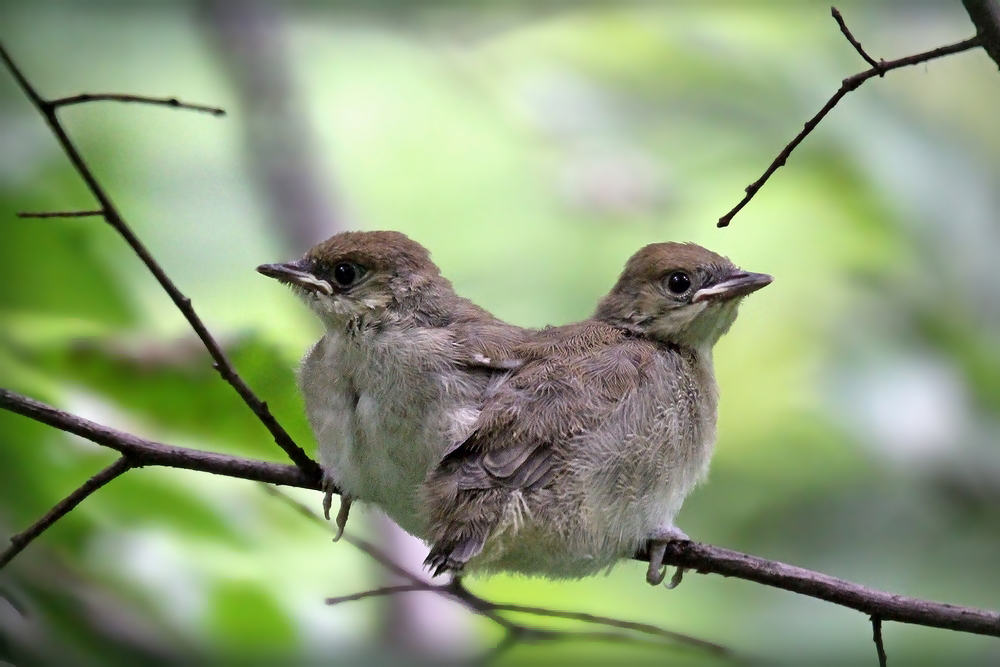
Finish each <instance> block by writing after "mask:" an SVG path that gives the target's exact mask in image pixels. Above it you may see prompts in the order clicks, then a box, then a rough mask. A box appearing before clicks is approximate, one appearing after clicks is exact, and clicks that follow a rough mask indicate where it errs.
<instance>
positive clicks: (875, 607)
mask: <svg viewBox="0 0 1000 667" xmlns="http://www.w3.org/2000/svg"><path fill="white" fill-rule="evenodd" d="M0 408H3V409H6V410H10V411H11V412H16V413H18V414H20V415H23V416H25V417H29V418H31V419H34V420H36V421H39V422H42V423H44V424H48V425H50V426H53V427H55V428H58V429H60V430H63V431H67V432H69V433H74V434H76V435H79V436H81V437H83V438H87V439H88V440H91V441H92V442H95V443H97V444H99V445H103V446H105V447H110V448H112V449H115V450H117V451H119V452H121V453H122V454H124V455H126V456H127V457H128V458H129V461H130V462H131V464H132V465H133V466H140V465H159V466H166V467H173V468H185V469H188V470H200V471H202V472H208V473H212V474H215V475H223V476H226V477H238V478H241V479H249V480H255V481H259V482H268V483H271V484H280V485H283V486H294V487H300V488H305V489H315V490H319V488H320V484H319V482H318V480H315V479H312V478H310V477H308V476H307V475H305V474H304V473H303V472H302V471H301V470H299V469H297V468H296V467H294V466H289V465H282V464H277V463H266V462H264V461H253V460H249V459H243V458H238V457H232V456H226V455H223V454H215V453H212V452H203V451H199V450H194V449H188V448H184V447H172V446H170V445H164V444H161V443H156V442H152V441H149V440H144V439H143V438H139V437H137V436H134V435H131V434H129V433H123V432H121V431H116V430H114V429H111V428H108V427H106V426H101V425H99V424H95V423H94V422H91V421H89V420H86V419H83V418H81V417H77V416H75V415H72V414H69V413H67V412H64V411H62V410H58V409H56V408H53V407H51V406H48V405H45V404H44V403H40V402H39V401H35V400H33V399H30V398H27V397H25V396H22V395H20V394H17V393H15V392H12V391H9V390H6V389H0ZM303 511H305V512H307V513H308V510H306V509H305V508H303ZM310 514H311V513H310ZM34 537H37V535H35V536H34ZM352 544H355V546H358V548H361V549H363V550H365V552H366V553H369V555H372V556H373V557H374V558H376V559H378V560H379V562H380V563H382V564H383V565H385V566H386V567H388V568H390V569H391V570H392V571H394V572H396V573H397V574H399V575H400V576H403V577H404V578H407V579H410V580H411V583H418V582H419V581H420V579H418V578H416V577H415V576H414V575H412V574H410V573H409V572H407V571H406V570H404V569H402V568H400V567H398V566H397V565H395V564H393V563H392V562H391V560H389V559H384V560H383V559H381V558H380V556H379V554H378V552H377V550H375V549H374V547H371V545H367V544H365V545H364V546H361V545H359V544H358V540H357V538H352ZM365 547H367V548H365ZM635 559H636V560H640V561H648V560H649V555H648V553H645V552H643V553H639V554H637V555H636V556H635ZM663 562H664V563H665V564H669V565H674V566H677V567H685V568H688V569H691V570H696V571H698V572H700V573H703V574H721V575H722V576H725V577H735V578H737V579H744V580H746V581H753V582H756V583H759V584H763V585H765V586H770V587H772V588H779V589H782V590H786V591H790V592H792V593H798V594H799V595H805V596H808V597H812V598H817V599H819V600H824V601H826V602H830V603H833V604H836V605H839V606H842V607H847V608H849V609H854V610H856V611H860V612H862V613H865V614H868V615H869V616H875V617H877V618H879V619H881V620H883V621H897V622H900V623H910V624H913V625H922V626H926V627H934V628H944V629H948V630H955V631H958V632H968V633H972V634H981V635H990V636H993V637H1000V613H997V612H994V611H988V610H984V609H976V608H973V607H960V606H956V605H950V604H943V603H938V602H931V601H928V600H921V599H918V598H911V597H905V596H902V595H895V594H893V593H886V592H883V591H878V590H875V589H871V588H867V587H865V586H861V585H859V584H855V583H853V582H850V581H846V580H844V579H838V578H836V577H831V576H828V575H825V574H821V573H819V572H813V571H811V570H806V569H804V568H800V567H795V566H793V565H786V564H784V563H780V562H777V561H771V560H766V559H764V558H758V557H756V556H750V555H748V554H743V553H740V552H737V551H730V550H729V549H723V548H721V547H715V546H712V545H708V544H702V543H699V542H691V541H687V540H677V541H674V542H671V543H670V544H669V545H668V546H667V551H666V554H665V555H664V561H663ZM480 602H481V603H482V604H481V605H480V607H479V608H477V609H476V611H481V610H482V609H485V607H483V605H489V606H492V607H493V609H500V608H501V607H499V606H495V605H493V603H491V602H489V601H486V600H481V599H480ZM510 610H513V609H510Z"/></svg>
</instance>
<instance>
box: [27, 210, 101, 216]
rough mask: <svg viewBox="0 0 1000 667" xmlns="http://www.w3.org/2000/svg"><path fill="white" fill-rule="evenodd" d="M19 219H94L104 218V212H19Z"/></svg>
mask: <svg viewBox="0 0 1000 667" xmlns="http://www.w3.org/2000/svg"><path fill="white" fill-rule="evenodd" d="M17 217H19V218H95V217H102V218H103V217H104V211H100V210H98V211H43V212H41V213H33V212H30V211H21V212H19V213H18V214H17Z"/></svg>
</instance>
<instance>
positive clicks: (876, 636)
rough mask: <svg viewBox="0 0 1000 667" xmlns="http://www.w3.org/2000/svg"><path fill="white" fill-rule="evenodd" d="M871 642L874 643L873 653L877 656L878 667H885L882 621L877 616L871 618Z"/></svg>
mask: <svg viewBox="0 0 1000 667" xmlns="http://www.w3.org/2000/svg"><path fill="white" fill-rule="evenodd" d="M871 622H872V641H873V642H875V652H876V653H877V654H878V667H885V665H886V655H885V644H883V643H882V619H881V618H879V617H878V616H872V617H871Z"/></svg>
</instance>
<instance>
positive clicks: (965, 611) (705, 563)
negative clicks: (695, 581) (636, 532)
mask: <svg viewBox="0 0 1000 667" xmlns="http://www.w3.org/2000/svg"><path fill="white" fill-rule="evenodd" d="M636 559H638V560H642V561H646V560H648V559H649V557H648V555H647V554H645V553H642V554H638V555H636ZM663 562H664V564H666V565H674V566H677V567H685V568H688V569H690V570H697V571H698V572H701V573H702V574H721V575H722V576H724V577H736V578H738V579H745V580H747V581H754V582H757V583H758V584H764V585H765V586H771V587H773V588H780V589H782V590H786V591H791V592H792V593H798V594H800V595H807V596H809V597H813V598H817V599H819V600H825V601H827V602H832V603H833V604H836V605H840V606H842V607H848V608H850V609H854V610H857V611H860V612H862V613H865V614H868V615H870V616H878V617H879V618H881V619H882V620H883V621H897V622H899V623H912V624H914V625H923V626H927V627H932V628H945V629H947V630H958V631H960V632H970V633H973V634H979V635H990V636H993V637H1000V613H997V612H995V611H987V610H984V609H975V608H972V607H958V606H955V605H950V604H943V603H939V602H931V601H929V600H920V599H918V598H911V597H905V596H902V595H896V594H894V593H885V592H883V591H878V590H875V589H872V588H867V587H865V586H861V585H860V584H855V583H853V582H850V581H846V580H844V579H838V578H837V577H831V576H829V575H826V574H821V573H819V572H813V571H812V570H806V569H804V568H801V567H795V566H794V565H786V564H784V563H779V562H777V561H772V560H766V559H764V558H758V557H756V556H749V555H747V554H743V553H740V552H738V551H730V550H729V549H723V548H721V547H714V546H711V545H709V544H702V543H700V542H691V541H688V540H674V541H673V542H670V543H669V544H668V545H667V552H666V555H665V556H664V558H663Z"/></svg>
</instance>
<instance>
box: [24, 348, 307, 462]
mask: <svg viewBox="0 0 1000 667" xmlns="http://www.w3.org/2000/svg"><path fill="white" fill-rule="evenodd" d="M223 345H224V348H225V352H226V355H227V356H228V358H229V359H230V361H231V362H232V364H233V366H234V367H235V368H236V369H237V372H239V373H240V374H241V376H242V377H243V379H244V381H246V382H247V384H248V385H249V386H250V387H251V388H252V389H254V391H256V392H258V395H259V396H260V397H261V398H262V399H263V400H265V401H267V404H268V407H269V408H270V410H271V412H272V414H274V416H275V417H276V418H277V419H278V422H279V423H280V424H282V425H283V426H284V428H285V429H286V430H288V432H289V434H290V435H291V436H292V438H293V439H294V440H295V441H296V442H298V443H299V444H300V445H303V446H305V447H306V448H307V449H308V448H309V447H310V443H311V442H312V435H311V432H310V430H309V425H308V423H307V422H306V419H305V412H304V409H303V406H302V401H301V399H300V398H299V394H298V389H297V388H296V385H295V375H294V373H293V371H292V368H293V362H292V361H291V360H289V359H287V358H286V357H285V356H284V355H283V354H282V353H281V351H280V350H279V349H278V348H277V347H276V346H275V345H273V344H271V343H269V342H267V341H265V340H263V339H261V338H259V337H256V336H244V337H242V338H240V339H238V340H234V341H230V342H228V344H225V343H224V344H223ZM33 355H35V361H36V362H37V363H39V364H40V365H41V366H42V367H43V368H45V369H46V370H47V371H49V372H50V373H52V374H54V375H56V376H57V377H58V378H60V379H63V380H66V381H69V382H71V383H73V384H76V385H78V386H80V387H83V388H85V389H86V390H89V391H92V392H94V393H97V394H99V395H102V396H105V397H107V398H108V399H110V400H111V401H113V402H114V403H116V404H117V405H119V406H120V407H122V408H124V409H125V410H127V411H128V412H130V413H133V414H134V415H135V416H137V417H139V418H141V419H142V420H143V421H144V422H145V423H146V424H147V425H148V426H150V427H152V428H154V429H156V430H159V431H164V432H166V433H176V434H183V435H184V436H185V437H188V438H193V439H197V440H211V441H214V442H217V443H219V444H222V445H224V446H225V447H226V448H227V449H229V450H230V451H233V452H236V453H239V454H242V455H246V456H254V457H258V458H269V459H273V460H282V458H283V454H282V452H281V450H280V449H278V447H277V445H275V444H274V441H273V439H272V437H271V435H270V434H269V433H268V432H267V430H266V429H265V428H264V427H263V425H262V424H261V423H260V422H259V421H258V419H257V417H256V416H255V415H254V414H253V413H252V412H251V411H250V409H249V408H248V407H247V406H246V405H245V404H244V403H243V401H242V399H241V398H240V397H239V395H238V394H237V393H236V391H235V390H234V389H233V388H232V387H231V386H229V385H228V384H227V383H226V382H225V381H224V380H223V379H222V378H221V377H220V376H219V374H218V373H217V372H216V371H215V370H213V368H212V361H211V358H210V357H209V356H208V353H207V352H206V351H205V349H204V348H203V347H202V345H201V342H200V341H198V340H196V339H194V338H189V339H183V340H180V341H175V342H173V343H168V344H162V343H161V344H158V343H150V342H143V343H128V342H123V341H121V340H118V341H112V342H104V341H98V340H92V339H88V340H82V341H76V342H74V343H72V344H71V345H69V346H66V347H58V348H50V349H47V350H44V351H41V352H35V353H33Z"/></svg>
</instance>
